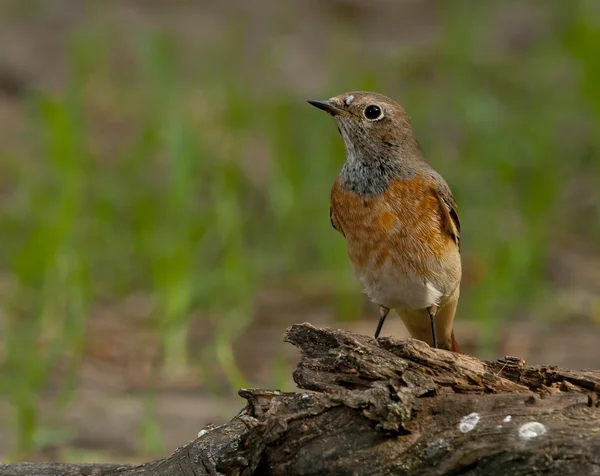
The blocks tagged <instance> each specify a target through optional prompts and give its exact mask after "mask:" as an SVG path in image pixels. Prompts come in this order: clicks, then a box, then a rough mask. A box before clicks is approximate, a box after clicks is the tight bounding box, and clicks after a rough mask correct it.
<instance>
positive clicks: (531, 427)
mask: <svg viewBox="0 0 600 476" xmlns="http://www.w3.org/2000/svg"><path fill="white" fill-rule="evenodd" d="M546 432H547V430H546V427H545V426H544V425H542V424H541V423H539V422H537V421H530V422H529V423H525V424H523V425H521V427H520V428H519V437H520V438H521V439H522V440H531V439H533V438H537V437H538V436H542V435H545V434H546Z"/></svg>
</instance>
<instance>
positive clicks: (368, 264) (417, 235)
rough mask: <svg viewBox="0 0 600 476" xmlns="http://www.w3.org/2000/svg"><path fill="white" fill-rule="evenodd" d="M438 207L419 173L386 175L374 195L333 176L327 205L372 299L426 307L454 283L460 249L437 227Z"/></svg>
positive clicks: (445, 292) (452, 287)
mask: <svg viewBox="0 0 600 476" xmlns="http://www.w3.org/2000/svg"><path fill="white" fill-rule="evenodd" d="M439 207H440V204H439V201H438V199H437V198H436V196H435V195H434V194H433V193H432V191H431V188H430V186H429V185H428V182H427V181H426V179H425V178H424V177H421V176H416V177H414V178H413V179H410V180H405V181H402V180H396V181H392V182H390V184H389V185H388V187H387V189H386V190H385V191H384V192H383V193H381V194H380V195H377V196H361V195H358V194H355V193H353V192H351V191H349V190H346V189H345V188H344V187H343V186H342V185H341V184H340V183H339V180H338V181H336V183H335V184H334V186H333V189H332V191H331V211H332V214H333V215H334V217H335V220H336V221H337V223H338V225H339V227H340V228H341V230H342V232H343V234H344V235H345V237H346V240H347V247H348V256H349V258H350V261H351V263H352V265H353V267H354V270H355V273H356V275H357V277H358V279H359V280H360V281H361V283H362V284H363V286H364V287H365V291H366V292H367V294H368V295H369V296H370V297H371V298H372V299H373V300H374V301H376V302H378V303H380V304H384V305H389V306H398V305H403V306H406V307H410V308H413V307H414V308H420V307H421V306H423V307H427V306H429V305H433V304H437V303H438V302H439V300H440V299H443V297H444V296H445V295H449V294H450V293H451V292H452V291H453V290H454V289H455V288H456V286H457V285H458V282H459V281H460V255H459V252H458V248H457V246H456V244H455V242H454V241H453V240H452V239H451V237H450V236H448V235H447V234H446V233H444V232H443V230H442V217H441V214H440V208H439ZM415 306H416V307H415Z"/></svg>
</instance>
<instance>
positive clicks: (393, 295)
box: [355, 260, 446, 310]
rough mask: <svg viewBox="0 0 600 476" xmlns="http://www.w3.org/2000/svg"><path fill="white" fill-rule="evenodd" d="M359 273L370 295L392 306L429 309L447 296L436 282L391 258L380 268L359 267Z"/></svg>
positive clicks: (359, 277)
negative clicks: (392, 260) (402, 266)
mask: <svg viewBox="0 0 600 476" xmlns="http://www.w3.org/2000/svg"><path fill="white" fill-rule="evenodd" d="M355 274H356V277H357V278H358V280H359V281H360V283H361V284H362V285H363V286H364V292H365V293H366V294H367V296H369V297H370V298H371V300H372V301H373V302H375V303H376V304H381V305H383V306H386V307H389V308H390V309H396V310H398V309H406V310H413V309H426V308H428V307H430V306H434V305H439V304H440V301H441V300H442V299H443V298H444V297H446V296H445V293H444V292H443V291H442V290H440V289H438V288H437V287H436V286H435V285H434V284H433V283H432V282H430V281H428V280H426V279H424V278H423V277H422V276H418V275H417V274H416V273H415V272H413V271H410V270H406V269H404V270H402V269H401V268H400V267H399V266H398V265H397V264H396V263H392V262H391V261H389V260H388V261H386V263H385V264H384V265H383V266H381V267H378V268H374V267H369V269H364V268H363V269H361V270H360V271H359V270H357V269H355Z"/></svg>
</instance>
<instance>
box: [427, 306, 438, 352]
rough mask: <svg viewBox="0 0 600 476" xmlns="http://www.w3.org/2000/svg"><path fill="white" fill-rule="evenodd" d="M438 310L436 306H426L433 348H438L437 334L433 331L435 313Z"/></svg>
mask: <svg viewBox="0 0 600 476" xmlns="http://www.w3.org/2000/svg"><path fill="white" fill-rule="evenodd" d="M437 311H438V307H437V306H431V307H428V308H427V312H428V313H429V320H430V321H431V337H432V340H433V347H434V348H435V349H437V348H438V342H437V335H436V333H435V313H436V312H437Z"/></svg>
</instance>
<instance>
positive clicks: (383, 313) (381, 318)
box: [375, 305, 390, 339]
mask: <svg viewBox="0 0 600 476" xmlns="http://www.w3.org/2000/svg"><path fill="white" fill-rule="evenodd" d="M389 313H390V308H389V307H385V306H381V305H380V306H379V324H377V330H376V331H375V339H377V338H378V337H379V333H380V332H381V328H382V327H383V323H384V321H385V318H386V317H387V315H388V314H389Z"/></svg>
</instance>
